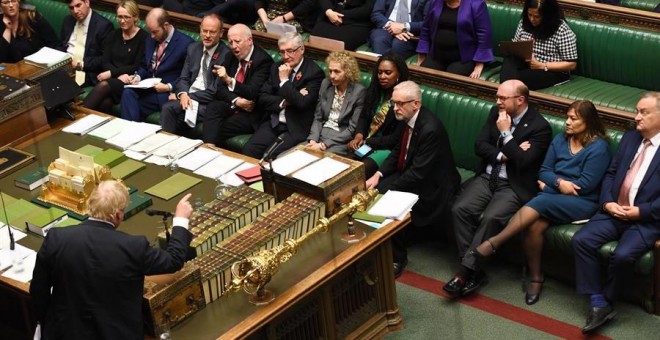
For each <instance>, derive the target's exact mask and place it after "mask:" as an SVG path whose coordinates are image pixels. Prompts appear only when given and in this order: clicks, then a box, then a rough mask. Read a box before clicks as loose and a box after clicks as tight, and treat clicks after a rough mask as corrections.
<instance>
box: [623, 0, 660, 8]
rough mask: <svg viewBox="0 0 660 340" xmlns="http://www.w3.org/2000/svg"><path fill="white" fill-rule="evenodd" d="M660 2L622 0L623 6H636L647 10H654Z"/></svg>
mask: <svg viewBox="0 0 660 340" xmlns="http://www.w3.org/2000/svg"><path fill="white" fill-rule="evenodd" d="M658 4H660V1H658V0H621V6H623V7H628V8H636V9H641V10H645V11H653V10H654V9H655V7H656V6H658Z"/></svg>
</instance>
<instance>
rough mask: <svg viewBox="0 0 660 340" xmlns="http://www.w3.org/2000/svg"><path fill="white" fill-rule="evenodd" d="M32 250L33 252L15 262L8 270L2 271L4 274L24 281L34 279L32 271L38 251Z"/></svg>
mask: <svg viewBox="0 0 660 340" xmlns="http://www.w3.org/2000/svg"><path fill="white" fill-rule="evenodd" d="M30 251H31V252H32V254H30V255H28V256H27V257H26V258H24V259H23V260H22V261H19V262H18V263H16V262H15V263H14V264H13V265H12V266H11V267H9V269H7V271H5V272H4V273H2V276H4V277H8V278H10V279H12V280H16V281H19V282H23V283H28V282H30V281H32V272H33V271H34V265H35V263H36V262H37V253H36V252H35V251H34V250H30Z"/></svg>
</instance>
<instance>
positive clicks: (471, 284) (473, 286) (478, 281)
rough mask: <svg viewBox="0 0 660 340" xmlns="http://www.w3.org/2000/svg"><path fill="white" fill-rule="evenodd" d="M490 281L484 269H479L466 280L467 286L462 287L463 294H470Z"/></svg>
mask: <svg viewBox="0 0 660 340" xmlns="http://www.w3.org/2000/svg"><path fill="white" fill-rule="evenodd" d="M487 282H488V276H486V273H484V272H482V271H478V272H476V273H474V274H472V276H471V277H470V278H469V279H468V280H467V281H466V282H465V286H464V287H463V289H461V296H469V295H470V294H472V293H474V292H475V291H476V290H478V289H479V287H481V286H482V285H484V284H486V283H487Z"/></svg>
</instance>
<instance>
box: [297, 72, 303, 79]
mask: <svg viewBox="0 0 660 340" xmlns="http://www.w3.org/2000/svg"><path fill="white" fill-rule="evenodd" d="M300 78H302V73H300V72H298V73H296V80H300Z"/></svg>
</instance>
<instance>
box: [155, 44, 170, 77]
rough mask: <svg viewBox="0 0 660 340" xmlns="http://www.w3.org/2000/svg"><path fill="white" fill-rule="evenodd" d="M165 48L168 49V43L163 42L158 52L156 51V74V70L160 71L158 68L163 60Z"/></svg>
mask: <svg viewBox="0 0 660 340" xmlns="http://www.w3.org/2000/svg"><path fill="white" fill-rule="evenodd" d="M165 47H167V41H166V40H163V41H162V42H161V43H160V44H159V45H158V50H157V51H156V59H155V60H154V67H153V69H154V74H155V73H156V70H157V69H158V66H159V65H160V61H161V59H163V55H164V54H165Z"/></svg>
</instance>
